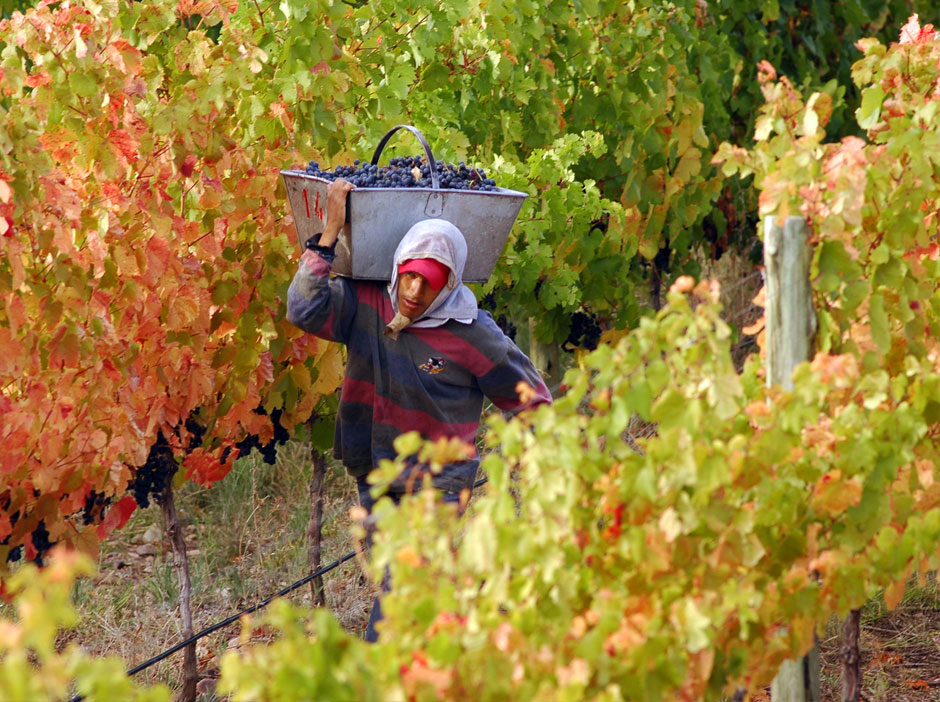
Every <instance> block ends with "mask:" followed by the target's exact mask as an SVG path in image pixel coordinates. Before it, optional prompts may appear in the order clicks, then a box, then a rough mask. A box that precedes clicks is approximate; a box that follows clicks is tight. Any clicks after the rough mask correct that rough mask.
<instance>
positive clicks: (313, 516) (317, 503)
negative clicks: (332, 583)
mask: <svg viewBox="0 0 940 702" xmlns="http://www.w3.org/2000/svg"><path fill="white" fill-rule="evenodd" d="M310 458H311V460H312V461H313V474H312V476H311V478H310V521H309V522H308V523H307V567H309V568H310V571H311V572H315V571H317V570H319V569H320V557H321V550H322V546H323V483H324V478H325V476H326V456H324V455H323V453H322V452H321V451H319V450H318V449H317V448H316V447H313V448H311V449H310ZM310 595H311V597H312V599H313V605H314V606H315V607H326V592H325V590H324V589H323V576H320V577H318V578H314V579H313V580H311V581H310Z"/></svg>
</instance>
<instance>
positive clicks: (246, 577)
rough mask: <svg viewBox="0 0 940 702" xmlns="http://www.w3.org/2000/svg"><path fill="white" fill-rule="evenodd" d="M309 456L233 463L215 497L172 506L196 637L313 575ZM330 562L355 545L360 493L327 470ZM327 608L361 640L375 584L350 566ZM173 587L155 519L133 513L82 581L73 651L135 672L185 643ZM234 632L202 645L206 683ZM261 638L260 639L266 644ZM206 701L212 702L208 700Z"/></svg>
mask: <svg viewBox="0 0 940 702" xmlns="http://www.w3.org/2000/svg"><path fill="white" fill-rule="evenodd" d="M310 464H311V461H310V457H309V447H308V446H307V445H305V444H302V443H295V442H292V443H289V444H287V445H285V446H282V447H281V450H280V451H279V452H278V460H277V463H276V465H274V466H267V465H265V464H264V463H263V462H262V461H261V460H260V458H259V457H258V456H257V454H255V455H254V456H251V457H248V458H244V459H241V460H239V461H238V462H237V463H236V466H235V468H234V469H233V471H232V473H230V474H229V476H228V477H226V478H225V480H223V481H221V482H220V483H218V484H217V485H215V486H214V487H213V488H212V489H211V490H206V489H204V488H199V487H198V486H196V485H192V484H186V485H184V486H183V487H182V488H181V489H180V490H179V491H178V496H177V509H178V511H179V513H180V517H181V519H182V521H183V523H184V525H185V527H184V529H185V533H186V542H187V545H188V546H189V549H190V551H189V556H190V570H191V578H192V589H193V621H194V629H195V630H196V631H200V630H202V629H204V628H206V627H208V626H210V625H212V624H215V623H216V622H218V621H221V620H223V619H225V618H227V617H229V616H231V615H232V614H235V613H237V612H239V611H241V610H243V609H245V608H247V607H250V606H252V605H254V604H256V603H257V602H259V601H260V600H263V599H264V598H266V597H268V596H269V595H271V594H273V593H276V592H278V591H279V590H281V589H283V588H284V587H286V586H288V585H290V584H292V583H294V582H296V581H298V580H300V579H301V578H303V577H304V576H306V575H307V574H308V573H309V572H310V569H309V567H308V565H307V556H306V549H307V542H306V529H307V521H308V518H309V514H310V504H309V479H310ZM325 492H326V503H325V505H324V528H323V538H324V544H323V557H322V563H323V564H324V565H325V564H328V563H330V562H332V561H334V560H336V559H337V558H339V557H340V556H342V555H344V554H346V553H348V552H349V551H351V550H353V543H352V541H351V540H350V537H349V524H350V522H349V516H348V511H349V508H350V507H351V506H353V505H354V504H357V502H358V498H357V496H356V490H355V484H354V482H353V480H352V479H351V478H349V477H348V476H347V475H346V473H345V471H344V470H343V469H342V468H341V467H339V466H337V465H333V464H331V465H330V468H329V470H328V474H327V478H326V489H325ZM324 587H325V591H326V597H327V606H328V607H329V608H330V610H331V611H332V612H334V613H335V614H336V616H337V618H338V619H339V621H340V622H341V623H342V624H343V626H344V627H345V628H346V629H347V630H349V631H352V632H361V631H363V630H364V628H365V623H366V621H367V619H368V614H369V608H370V607H371V603H372V599H371V598H372V594H373V588H372V584H371V582H370V581H369V580H368V579H367V578H366V577H365V575H364V574H363V573H362V571H361V569H360V567H359V565H358V563H357V562H356V561H355V560H353V561H350V562H347V563H345V564H343V565H342V566H340V567H339V568H337V569H335V570H333V571H331V572H330V573H328V574H327V575H326V576H324ZM177 598H178V586H177V582H176V574H175V572H174V570H173V565H172V554H171V552H170V551H169V543H168V542H167V541H166V536H165V532H164V529H163V524H162V516H161V513H160V510H159V508H158V507H156V506H151V507H149V508H148V509H144V510H138V511H137V512H136V513H135V514H134V515H133V517H132V518H131V520H130V521H129V522H128V524H127V525H126V526H125V527H124V529H121V530H120V531H118V532H115V534H114V535H113V536H112V537H111V538H110V539H109V540H108V541H107V542H106V544H105V546H104V549H103V551H102V553H101V555H100V557H99V559H98V573H97V575H96V576H95V577H94V578H91V579H86V580H83V581H80V582H79V583H78V585H77V586H76V590H75V601H76V604H77V605H78V608H79V611H80V613H81V615H82V621H81V624H80V626H79V627H78V629H76V630H74V631H72V632H69V635H68V638H69V639H70V640H73V641H76V642H78V643H80V644H81V645H82V646H83V647H84V648H85V649H86V650H88V651H90V652H91V653H93V654H95V655H117V656H119V657H121V658H122V659H123V660H124V661H125V663H126V664H127V667H128V668H130V667H132V666H134V665H137V664H139V663H141V662H143V661H145V660H147V659H149V658H150V657H151V656H154V655H156V654H158V653H160V652H161V651H163V650H165V649H167V648H169V647H170V646H172V645H174V644H176V643H177V642H179V641H180V640H181V639H182V636H181V633H180V619H179V611H178V603H177ZM290 598H291V599H292V601H294V602H295V603H297V604H306V605H309V604H310V603H311V601H312V596H311V591H310V588H309V586H304V587H302V588H300V589H298V590H296V591H295V592H293V593H291V595H290ZM239 631H240V629H239V625H238V624H237V623H236V624H233V625H232V626H230V627H226V628H224V629H222V630H220V631H218V632H215V633H214V634H211V635H209V636H207V637H205V638H204V639H201V640H200V642H199V644H198V647H197V655H198V658H199V666H200V671H201V674H203V675H205V676H207V677H212V676H213V675H214V674H215V668H216V665H217V661H218V657H219V656H220V655H221V653H222V652H223V651H224V650H225V649H226V648H227V647H229V646H230V645H235V644H236V641H237V637H238V634H239ZM264 637H265V633H264V632H258V638H264ZM180 664H181V656H180V655H174V656H171V657H170V658H168V659H166V660H164V661H161V662H160V663H157V664H156V665H154V666H152V667H151V668H148V669H147V670H145V671H143V672H141V673H140V674H139V675H138V678H140V679H141V681H144V682H150V683H152V682H157V681H160V682H165V683H168V684H169V685H171V686H175V685H176V682H177V679H178V677H179V666H180ZM210 699H211V697H210Z"/></svg>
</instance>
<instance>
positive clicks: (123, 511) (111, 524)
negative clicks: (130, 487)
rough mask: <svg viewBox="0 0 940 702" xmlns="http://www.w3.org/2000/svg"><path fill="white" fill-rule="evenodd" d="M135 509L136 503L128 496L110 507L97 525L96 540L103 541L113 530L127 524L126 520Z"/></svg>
mask: <svg viewBox="0 0 940 702" xmlns="http://www.w3.org/2000/svg"><path fill="white" fill-rule="evenodd" d="M135 509H137V501H136V500H134V498H133V497H131V496H130V495H127V496H125V497H123V498H121V500H120V501H119V502H117V503H116V504H114V505H112V506H111V509H109V510H108V514H107V515H106V516H105V518H104V520H103V521H102V522H101V524H99V525H98V529H97V533H98V538H99V539H104V538H105V537H106V536H107V535H108V534H110V533H111V532H112V531H114V530H115V529H120V528H121V527H122V526H124V525H125V524H127V520H128V519H130V518H131V515H132V514H133V513H134V510H135Z"/></svg>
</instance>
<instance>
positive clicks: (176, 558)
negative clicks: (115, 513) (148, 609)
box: [159, 454, 199, 702]
mask: <svg viewBox="0 0 940 702" xmlns="http://www.w3.org/2000/svg"><path fill="white" fill-rule="evenodd" d="M169 460H171V461H172V460H173V455H172V454H170V456H169ZM173 465H174V468H175V462H174V464H173ZM159 502H160V507H161V508H162V509H163V520H164V522H165V525H166V533H167V536H168V537H169V539H170V545H171V546H172V548H173V568H174V570H176V577H177V579H178V581H179V587H180V600H179V604H180V618H181V619H182V625H183V626H182V631H181V632H180V634H181V636H182V637H183V638H184V639H190V638H192V635H193V609H192V586H191V585H190V579H189V556H188V555H187V553H186V541H185V539H184V538H183V526H182V524H180V520H179V516H178V515H177V512H176V500H175V499H174V494H173V478H172V473H171V475H170V478H169V479H168V480H167V485H166V487H165V488H164V489H163V494H162V495H161V496H160V500H159ZM198 682H199V673H198V670H197V662H196V644H195V643H192V644H190V645H189V646H187V647H186V648H184V649H183V673H182V680H181V685H180V690H179V693H178V694H177V697H176V699H177V702H193V701H194V700H195V699H196V685H197V683H198Z"/></svg>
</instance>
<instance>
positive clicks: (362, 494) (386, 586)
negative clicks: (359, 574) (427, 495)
mask: <svg viewBox="0 0 940 702" xmlns="http://www.w3.org/2000/svg"><path fill="white" fill-rule="evenodd" d="M371 487H372V486H371V485H369V483H368V482H366V476H364V475H360V476H357V477H356V488H357V489H358V491H359V504H360V505H361V506H362V508H363V509H364V510H366V512H368V513H369V514H372V508H373V507H374V506H375V502H376V500H375V499H374V498H373V497H372V495H370V494H369V490H370V488H371ZM386 495H387V496H388V497H390V498H391V500H392V502H394V503H395V504H396V505H397V504H399V503H400V502H401V498H402V493H400V492H396V493H393V492H389V493H386ZM441 497H442V498H443V500H444V502H460V493H459V492H446V491H441ZM366 538H367V540H368V542H367V543H368V545H369V546H371V545H372V543H371V541H372V536H371V534H370V535H369V536H367V537H366ZM391 589H392V587H391V572H390V571H389V569H388V566H386V567H385V576H384V577H383V578H382V586H381V592H382V594H384V593H386V592H388V591H389V590H391ZM380 621H382V603H381V594H379V595H376V597H375V600H373V602H372V612H371V613H370V614H369V624H368V625H367V626H366V635H365V639H366V641H368V642H369V643H375V642H376V641H378V640H379V633H378V632H377V631H376V630H375V625H376V624H377V623H379V622H380Z"/></svg>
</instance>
